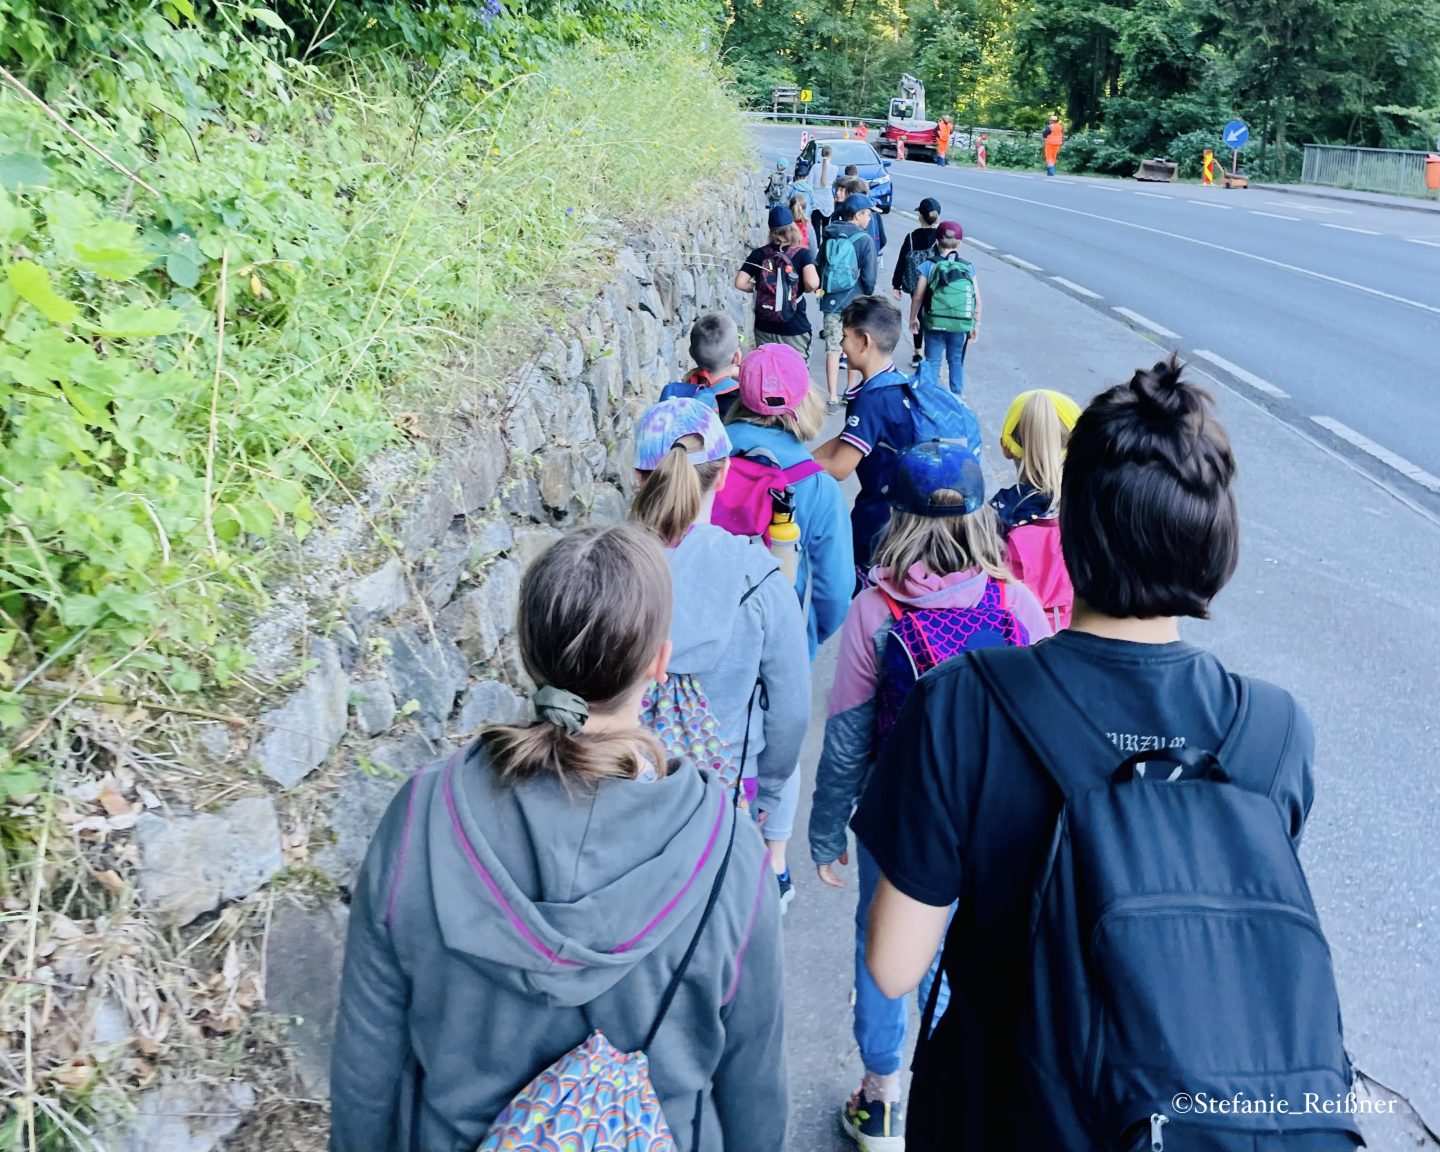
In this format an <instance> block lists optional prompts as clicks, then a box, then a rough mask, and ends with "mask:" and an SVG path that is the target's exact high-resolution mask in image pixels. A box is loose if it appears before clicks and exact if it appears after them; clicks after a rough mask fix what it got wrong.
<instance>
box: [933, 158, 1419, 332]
mask: <svg viewBox="0 0 1440 1152" xmlns="http://www.w3.org/2000/svg"><path fill="white" fill-rule="evenodd" d="M910 179H912V180H920V181H926V182H928V183H931V184H944V186H945V187H946V188H953V189H957V190H959V191H961V192H974V193H976V194H977V195H979V196H996V197H999V198H1000V199H1001V200H1015V201H1017V202H1019V203H1021V204H1033V205H1035V206H1036V207H1037V208H1046V209H1048V210H1049V211H1051V212H1065V213H1068V214H1069V215H1071V216H1084V217H1085V218H1086V219H1087V220H1103V221H1104V222H1105V223H1106V224H1118V225H1119V226H1120V227H1121V228H1133V229H1135V231H1137V232H1149V233H1150V234H1151V235H1152V236H1165V237H1168V238H1169V239H1171V240H1181V241H1184V242H1185V243H1186V244H1194V245H1196V246H1197V247H1200V248H1209V249H1210V250H1211V251H1213V252H1224V253H1226V254H1227V255H1230V256H1239V257H1240V258H1241V259H1242V260H1253V261H1255V262H1256V263H1257V264H1268V265H1269V266H1270V267H1272V268H1281V269H1283V270H1284V271H1286V272H1294V273H1295V274H1296V275H1297V276H1307V277H1309V278H1310V279H1311V280H1320V281H1323V282H1324V283H1326V284H1337V285H1339V286H1340V287H1341V288H1349V289H1352V290H1353V291H1355V292H1363V293H1365V294H1366V295H1367V296H1375V297H1378V298H1379V299H1381V300H1389V301H1390V302H1391V303H1393V304H1404V305H1406V306H1407V307H1409V308H1418V309H1420V311H1422V312H1429V313H1431V314H1432V315H1435V316H1440V306H1437V305H1435V304H1426V303H1424V302H1423V301H1421V300H1411V299H1410V298H1409V297H1408V296H1397V295H1396V294H1395V293H1394V292H1386V291H1384V290H1383V289H1380V288H1371V287H1370V286H1369V285H1367V284H1357V283H1355V281H1353V280H1342V279H1341V278H1340V277H1339V276H1330V275H1327V274H1326V273H1324V272H1316V271H1314V270H1313V269H1311V268H1302V267H1300V266H1299V265H1298V264H1287V263H1286V262H1285V261H1284V260H1272V259H1271V258H1270V257H1269V256H1259V255H1256V254H1255V253H1254V252H1245V251H1242V250H1241V249H1239V248H1231V247H1229V246H1227V245H1225V244H1217V243H1215V241H1213V240H1201V239H1198V238H1197V237H1195V236H1183V235H1181V234H1180V233H1179V232H1167V231H1166V230H1165V229H1164V228H1152V227H1150V226H1149V225H1148V224H1136V223H1135V222H1134V221H1132V220H1117V219H1116V218H1115V217H1114V216H1102V215H1101V214H1100V213H1099V212H1086V211H1085V210H1084V209H1082V208H1071V207H1068V206H1067V205H1064V204H1051V203H1050V202H1049V201H1046V200H1031V199H1030V198H1029V197H1026V196H1012V195H1011V194H1010V193H1008V192H996V191H993V190H992V189H989V188H971V187H969V186H968V185H956V184H945V182H944V181H942V180H931V179H930V178H929V177H927V176H912V177H910Z"/></svg>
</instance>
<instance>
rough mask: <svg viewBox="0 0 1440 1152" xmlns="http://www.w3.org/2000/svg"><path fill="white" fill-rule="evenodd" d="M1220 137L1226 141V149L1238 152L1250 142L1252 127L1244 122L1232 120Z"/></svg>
mask: <svg viewBox="0 0 1440 1152" xmlns="http://www.w3.org/2000/svg"><path fill="white" fill-rule="evenodd" d="M1220 136H1221V139H1223V140H1224V141H1225V147H1227V148H1233V149H1234V150H1235V151H1237V152H1238V151H1240V149H1241V148H1244V147H1245V145H1246V144H1247V143H1249V141H1250V126H1249V125H1248V124H1246V123H1245V121H1244V120H1232V121H1230V123H1229V124H1226V125H1225V130H1224V131H1223V132H1222V133H1221V134H1220Z"/></svg>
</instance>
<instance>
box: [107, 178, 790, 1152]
mask: <svg viewBox="0 0 1440 1152" xmlns="http://www.w3.org/2000/svg"><path fill="white" fill-rule="evenodd" d="M695 204H696V206H695V207H694V208H693V209H692V210H690V211H687V212H680V213H677V214H675V215H674V216H672V217H669V218H666V219H664V220H660V221H656V222H653V223H652V224H650V225H649V226H648V227H647V228H646V229H645V230H644V231H637V232H635V233H633V234H629V235H625V234H623V233H617V235H616V238H615V243H614V248H613V251H614V272H613V279H612V280H611V281H610V282H609V283H608V284H607V285H606V286H605V287H604V289H603V290H602V291H600V292H598V293H595V294H579V293H576V294H572V298H571V299H570V301H569V304H570V305H571V308H570V311H569V319H568V322H566V323H563V324H562V325H560V326H557V327H556V328H555V329H554V330H553V331H548V332H547V335H546V337H545V340H546V342H545V345H544V348H543V351H542V352H541V353H540V354H539V355H538V356H537V357H536V358H535V359H534V360H533V361H532V362H530V363H527V364H525V365H523V366H522V367H520V368H519V369H518V370H517V371H515V372H514V374H513V375H512V376H511V377H510V379H509V380H508V381H506V382H505V385H504V386H503V387H497V386H496V385H495V383H494V382H485V381H474V382H462V383H460V384H459V385H457V387H456V390H455V392H454V394H453V402H452V403H450V404H449V405H447V407H449V408H450V409H451V410H450V411H448V412H445V413H443V414H441V418H439V419H437V420H435V421H427V425H426V426H427V427H429V426H430V424H431V423H433V424H435V425H437V426H440V427H443V428H445V429H446V434H445V435H444V436H436V437H433V438H431V439H428V440H427V439H420V438H417V439H414V440H413V441H412V443H411V444H410V445H408V446H406V447H405V448H402V449H396V450H393V451H390V452H388V453H386V454H384V455H383V456H382V457H381V458H380V459H379V460H377V461H376V462H375V463H374V464H373V465H372V466H370V467H369V468H368V469H367V471H366V477H365V485H364V487H363V490H362V491H361V492H359V493H357V494H356V499H355V500H354V502H353V503H352V504H350V505H338V506H336V507H335V508H333V509H330V510H328V511H327V513H326V514H325V515H324V516H322V517H318V518H317V519H319V520H320V521H321V522H323V524H324V527H323V528H318V529H317V530H316V532H315V533H314V534H313V535H312V536H311V537H310V539H308V540H307V541H306V544H305V546H304V548H303V549H302V556H301V557H300V559H299V562H298V564H297V569H298V571H299V572H301V573H303V576H301V577H299V578H297V579H296V580H295V582H294V585H293V586H292V587H287V588H283V589H280V590H279V591H278V592H276V593H275V596H274V602H273V605H272V609H271V611H270V612H268V613H267V614H266V618H265V620H263V621H262V622H261V623H260V625H259V626H258V627H257V629H256V632H255V634H254V636H253V638H252V642H251V647H252V650H254V652H255V655H256V658H257V666H259V667H260V668H262V669H263V670H264V671H265V672H266V673H268V674H269V675H272V676H280V675H283V674H284V672H285V671H286V670H287V669H294V668H295V667H297V661H303V663H299V664H298V667H300V668H303V669H305V672H304V675H303V677H301V678H299V679H298V680H297V681H296V684H297V686H296V687H295V688H294V689H293V690H292V691H291V693H290V695H289V696H288V698H285V699H284V700H283V702H282V703H280V704H279V706H278V707H275V708H273V709H271V710H269V711H267V712H266V713H265V714H264V715H263V716H261V717H260V718H259V719H258V720H257V721H256V723H255V724H254V725H253V726H252V728H251V731H249V732H248V733H237V732H235V731H234V730H233V729H227V728H226V727H224V726H222V725H213V726H209V727H208V728H206V727H205V726H203V725H202V726H201V727H200V728H197V730H196V737H197V747H198V748H199V749H202V750H203V755H204V758H205V759H207V760H209V761H210V762H211V763H215V762H224V763H226V764H228V765H229V766H231V767H241V768H243V767H247V766H248V767H249V768H250V769H251V770H252V771H251V775H252V777H253V779H254V781H255V782H256V784H255V786H254V787H251V788H247V789H244V790H242V791H241V792H240V793H239V796H240V798H238V799H236V798H235V797H234V796H233V795H232V797H231V799H230V803H229V804H228V806H225V807H222V808H220V809H219V810H217V811H212V812H204V813H194V814H185V813H184V812H183V811H174V810H172V811H171V812H170V813H169V814H168V815H159V814H155V815H150V814H147V815H145V816H142V817H141V818H140V820H139V823H138V824H137V826H136V836H137V842H138V845H139V849H140V884H141V893H142V896H143V897H144V901H145V904H146V907H147V910H148V911H149V912H150V913H152V914H153V915H155V916H157V917H158V918H159V919H161V920H162V921H163V922H166V923H168V924H169V925H173V926H182V925H185V924H187V923H190V922H191V921H194V920H195V919H197V918H198V917H200V916H203V915H206V914H207V913H211V912H213V911H214V910H215V909H217V908H219V907H221V906H222V905H223V904H225V903H226V902H229V901H235V900H240V899H243V898H246V897H251V896H252V895H253V894H255V893H257V892H260V891H262V890H266V886H267V885H271V886H272V887H275V888H276V891H283V892H284V896H283V898H281V899H279V900H277V902H276V904H275V906H274V912H273V916H272V917H271V918H270V922H269V923H268V926H267V931H266V933H265V941H266V947H265V957H264V964H265V967H264V971H265V973H266V985H267V986H266V988H265V1000H266V1005H265V1006H266V1010H268V1011H269V1012H271V1013H273V1014H277V1015H281V1016H286V1017H289V1018H291V1020H292V1023H291V1024H290V1025H289V1034H290V1037H291V1040H292V1053H291V1055H292V1058H293V1067H294V1070H295V1073H296V1075H297V1077H298V1079H299V1084H298V1085H297V1086H296V1095H303V1096H306V1097H312V1098H313V1097H326V1096H328V1088H329V1085H328V1080H329V1075H328V1062H329V1047H330V1040H331V1034H332V1031H333V1026H334V1016H335V1006H336V997H337V992H338V987H337V985H338V978H339V970H340V963H341V960H342V955H343V943H344V928H345V916H346V907H345V900H346V898H348V890H349V887H350V885H351V884H352V883H353V881H354V878H355V875H356V873H357V870H358V868H359V866H360V862H361V860H362V858H363V855H364V852H365V848H366V846H367V844H368V842H369V838H370V834H371V832H372V831H373V829H374V827H375V825H376V824H377V823H378V821H379V818H380V816H381V814H382V813H383V811H384V809H385V807H386V805H387V804H388V803H389V800H390V798H391V797H392V796H393V795H394V793H395V791H396V790H397V789H398V787H399V786H400V784H401V783H402V782H403V780H404V778H405V777H406V776H407V775H408V774H409V773H411V772H413V771H414V770H415V769H416V768H418V767H419V766H421V765H423V764H425V763H427V762H429V761H431V760H433V759H435V758H437V757H438V756H439V755H441V754H442V753H444V752H445V751H448V750H449V749H451V748H453V747H457V746H459V745H461V744H463V743H464V741H466V740H467V739H468V738H469V737H470V736H471V734H472V733H473V732H474V731H475V730H476V729H477V728H478V727H479V726H480V725H482V724H484V723H487V722H491V721H500V722H513V721H517V720H521V719H523V718H525V717H526V716H528V715H529V704H528V702H527V699H526V697H527V694H528V692H529V690H530V689H531V688H532V685H531V684H530V682H529V679H528V678H527V677H526V675H525V673H524V670H523V668H522V667H521V663H520V659H519V653H518V650H517V646H516V642H515V636H514V630H515V612H516V606H517V602H518V598H519V591H520V576H521V573H522V571H523V570H524V567H525V565H526V564H527V563H528V562H529V560H530V559H532V558H533V557H534V556H535V555H536V554H537V553H538V552H539V551H540V550H541V549H543V548H544V547H545V546H546V545H547V544H548V543H549V542H550V541H551V540H552V539H554V538H555V537H556V536H557V535H558V534H559V533H560V532H561V531H562V530H564V529H565V528H568V527H570V526H573V525H576V524H581V523H584V522H586V521H588V520H592V519H595V520H603V521H613V520H618V519H621V518H623V517H624V515H625V514H626V511H627V509H628V505H629V500H630V496H631V488H632V466H633V465H632V440H633V430H634V423H635V419H636V417H637V416H638V415H639V413H640V412H641V411H642V410H643V409H644V408H645V407H646V406H647V405H648V404H650V403H652V402H653V401H654V399H655V397H656V395H657V394H658V392H659V390H660V388H661V387H663V385H664V384H665V383H667V382H668V381H670V380H674V379H678V378H679V376H680V375H681V374H682V373H683V372H684V371H685V370H686V369H687V368H688V352H687V334H688V330H689V327H690V325H691V324H692V323H693V322H694V320H695V319H696V318H697V317H698V316H699V315H701V314H703V313H705V312H707V311H712V310H724V311H728V312H730V313H731V314H732V315H733V316H734V317H735V319H736V321H737V323H739V324H740V325H741V327H742V329H743V328H744V327H745V325H746V320H747V316H746V312H747V309H746V307H745V301H744V298H742V297H741V296H740V294H739V293H737V292H735V291H734V290H733V288H732V287H731V283H730V282H731V280H732V279H733V277H734V272H735V268H736V267H737V261H738V259H739V257H740V256H741V255H743V253H744V251H745V250H746V248H747V247H748V246H753V245H755V244H758V243H761V242H763V220H764V211H763V197H762V196H761V195H760V192H759V187H758V182H757V181H754V180H752V179H750V178H748V177H747V178H744V179H742V180H740V181H738V182H735V183H732V184H730V185H728V186H725V187H716V188H713V189H710V190H708V192H707V193H706V194H704V195H701V196H700V197H698V198H697V200H696V202H695ZM356 557H369V558H370V559H369V560H368V562H357V560H356ZM247 793H249V794H247ZM302 810H303V811H304V812H305V813H306V817H305V819H304V820H303V821H300V820H299V817H298V816H297V812H299V811H302ZM297 821H298V822H299V826H300V827H301V828H302V829H303V830H304V832H305V837H304V843H303V844H301V845H299V851H298V852H297V851H296V847H297V845H296V844H295V843H294V842H293V841H294V835H293V833H294V829H295V828H296V827H297ZM284 830H288V832H289V833H290V834H289V835H287V834H286V831H284ZM282 842H283V845H284V847H285V852H284V853H283V854H282ZM297 860H300V861H304V862H305V866H303V867H300V868H298V869H297V868H296V861H297ZM287 868H288V869H289V871H284V869H287ZM307 868H313V869H318V870H319V872H320V873H323V875H324V876H325V877H327V878H328V880H329V881H330V882H331V885H333V887H332V886H330V885H327V884H324V883H322V882H317V883H312V884H304V883H298V884H294V885H292V886H290V887H287V884H289V882H290V881H291V880H292V879H293V878H294V877H296V876H301V877H303V876H304V875H305V873H306V871H307ZM282 872H283V874H282ZM309 874H310V875H311V876H313V875H314V872H313V871H311V872H310V873H309ZM277 876H280V877H281V879H280V880H279V881H278V882H277V881H276V877H277ZM277 885H278V886H277ZM327 889H328V891H329V892H331V893H338V895H337V896H329V897H320V896H317V892H319V891H322V890H327ZM174 1090H175V1089H174V1088H173V1087H172V1086H167V1085H162V1086H160V1087H158V1088H154V1089H152V1090H151V1091H150V1093H149V1094H147V1096H146V1097H143V1098H142V1102H141V1116H140V1117H139V1118H138V1119H137V1120H136V1121H135V1122H133V1123H132V1125H131V1127H130V1129H129V1131H128V1132H127V1144H126V1146H127V1147H129V1148H133V1149H136V1150H137V1152H138V1150H140V1149H151V1148H155V1149H158V1148H160V1147H162V1146H164V1147H166V1148H167V1149H168V1148H169V1147H172V1146H174V1141H175V1138H176V1133H175V1131H174V1130H173V1115H172V1118H171V1121H168V1122H167V1123H168V1124H169V1126H168V1127H166V1126H164V1125H160V1126H157V1125H155V1124H147V1122H146V1120H145V1114H146V1112H147V1109H148V1111H149V1112H161V1111H169V1110H168V1109H163V1110H162V1109H160V1108H159V1106H158V1105H157V1103H156V1102H157V1101H160V1102H161V1103H163V1101H161V1100H160V1097H161V1094H163V1093H164V1092H166V1091H172V1092H173V1091H174ZM151 1097H153V1099H151ZM253 1097H254V1093H249V1092H248V1091H247V1089H246V1086H245V1085H243V1084H234V1083H232V1084H229V1085H223V1086H217V1092H216V1093H212V1097H211V1098H209V1099H208V1105H207V1107H206V1108H197V1109H196V1111H197V1112H201V1111H207V1110H209V1111H211V1112H212V1119H211V1121H210V1122H209V1123H208V1125H199V1126H194V1125H192V1126H191V1132H190V1134H191V1137H192V1139H191V1140H190V1142H189V1143H187V1144H186V1145H185V1146H186V1147H187V1148H194V1149H197V1150H203V1149H205V1148H209V1147H212V1146H213V1145H214V1143H215V1142H216V1141H217V1140H219V1139H221V1138H223V1137H224V1136H225V1135H227V1134H228V1132H229V1131H230V1130H232V1129H233V1128H234V1124H231V1123H223V1124H218V1125H217V1124H216V1123H215V1122H214V1120H213V1113H214V1112H215V1111H217V1110H218V1111H220V1112H235V1110H236V1109H240V1110H241V1111H243V1109H244V1108H248V1107H249V1101H251V1100H253ZM147 1100H148V1101H149V1104H148V1105H147V1103H146V1101H147ZM237 1102H240V1103H237ZM151 1105H154V1107H151ZM236 1119H237V1120H238V1113H236Z"/></svg>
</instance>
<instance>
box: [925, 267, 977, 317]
mask: <svg viewBox="0 0 1440 1152" xmlns="http://www.w3.org/2000/svg"><path fill="white" fill-rule="evenodd" d="M926 281H927V283H928V285H929V291H928V293H927V295H926V303H925V327H926V328H928V329H930V331H932V332H972V331H974V329H975V301H976V294H975V267H974V265H972V264H968V263H966V262H965V261H964V260H937V261H936V262H935V265H934V267H932V268H931V269H930V275H929V276H928V277H927V278H926Z"/></svg>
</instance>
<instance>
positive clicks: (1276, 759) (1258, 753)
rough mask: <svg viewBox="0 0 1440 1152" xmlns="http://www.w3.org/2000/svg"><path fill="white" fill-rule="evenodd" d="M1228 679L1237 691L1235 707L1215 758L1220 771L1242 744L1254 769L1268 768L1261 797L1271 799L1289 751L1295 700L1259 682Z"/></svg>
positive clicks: (1236, 676)
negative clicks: (1228, 727)
mask: <svg viewBox="0 0 1440 1152" xmlns="http://www.w3.org/2000/svg"><path fill="white" fill-rule="evenodd" d="M1232 678H1233V679H1234V681H1235V686H1236V688H1237V689H1238V690H1239V696H1240V700H1239V705H1238V707H1237V708H1236V710H1235V719H1234V721H1233V722H1232V723H1231V725H1230V731H1229V732H1227V733H1226V734H1225V739H1224V741H1223V742H1222V743H1221V745H1220V748H1219V750H1218V751H1217V752H1216V756H1217V757H1218V758H1219V760H1220V764H1221V766H1222V767H1223V766H1224V765H1225V764H1227V763H1228V762H1229V760H1230V759H1231V758H1233V757H1234V755H1235V750H1236V749H1237V748H1238V747H1239V746H1240V745H1241V744H1242V742H1243V744H1244V746H1245V750H1246V757H1247V758H1248V759H1250V760H1252V761H1253V762H1254V763H1255V764H1257V765H1260V764H1268V765H1270V776H1269V778H1268V779H1266V781H1265V794H1266V795H1267V796H1273V795H1274V793H1275V782H1276V779H1277V778H1278V777H1279V775H1280V769H1281V767H1282V766H1283V765H1284V763H1285V754H1286V752H1288V751H1289V749H1290V733H1291V731H1292V730H1293V729H1294V727H1295V698H1294V697H1293V696H1291V695H1290V693H1288V692H1286V691H1284V690H1283V689H1281V688H1277V687H1276V686H1275V685H1274V684H1267V683H1265V681H1263V680H1251V679H1250V678H1249V677H1248V676H1238V675H1233V674H1232Z"/></svg>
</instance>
